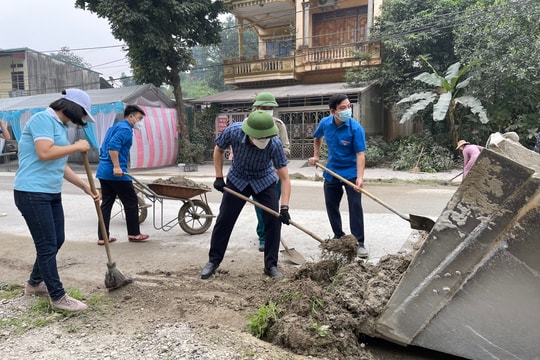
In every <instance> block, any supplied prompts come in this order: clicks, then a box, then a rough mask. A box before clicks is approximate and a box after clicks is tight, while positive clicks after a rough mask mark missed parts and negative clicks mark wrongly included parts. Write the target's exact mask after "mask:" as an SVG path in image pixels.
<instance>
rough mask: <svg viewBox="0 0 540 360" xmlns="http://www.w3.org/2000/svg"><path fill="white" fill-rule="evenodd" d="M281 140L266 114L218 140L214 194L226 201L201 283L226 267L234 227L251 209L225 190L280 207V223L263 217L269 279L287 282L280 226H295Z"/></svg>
mask: <svg viewBox="0 0 540 360" xmlns="http://www.w3.org/2000/svg"><path fill="white" fill-rule="evenodd" d="M277 135H278V128H277V126H276V124H275V122H274V119H273V118H272V116H271V115H270V114H269V113H267V112H266V111H264V110H255V111H253V112H252V113H251V114H250V115H249V116H248V117H247V119H246V120H244V121H243V122H236V123H233V124H231V125H229V126H228V127H227V128H225V130H224V131H223V133H221V135H220V136H219V137H218V138H217V139H216V141H215V143H216V146H215V147H214V168H215V170H216V180H215V181H214V188H215V189H216V190H218V191H221V192H223V199H222V200H221V205H220V208H219V215H218V217H217V219H216V224H215V225H214V230H213V231H212V237H211V239H210V251H209V253H208V262H207V263H206V265H205V266H204V267H203V269H202V270H201V278H202V279H208V278H209V277H210V276H212V274H213V273H214V272H215V271H216V269H217V268H218V267H219V265H220V264H221V262H222V261H223V257H224V256H225V251H226V250H227V245H228V244H229V239H230V237H231V233H232V231H233V228H234V224H235V223H236V220H238V216H239V215H240V212H241V211H242V208H243V207H244V205H245V203H246V201H245V200H243V199H241V198H239V197H237V196H235V195H233V194H231V193H228V192H224V188H225V187H227V188H229V189H231V190H234V191H236V192H238V193H240V194H242V195H244V196H245V197H250V196H256V198H257V201H258V202H260V203H261V204H262V205H264V206H266V207H268V208H270V209H272V210H274V211H276V212H277V209H278V207H280V214H281V217H280V218H278V217H276V216H274V215H272V214H270V213H268V212H265V213H264V214H263V223H264V234H265V247H264V273H265V274H266V275H268V276H270V277H272V278H279V277H282V276H283V273H282V272H281V271H280V270H279V269H278V267H277V262H278V254H279V239H280V233H281V222H282V223H284V224H287V225H288V224H289V220H290V216H289V199H290V196H291V180H290V178H289V171H288V169H287V162H288V161H287V157H286V156H285V152H284V150H283V145H282V144H281V141H280V140H279V139H278V137H277ZM229 147H232V150H233V153H234V158H233V160H232V164H231V167H230V168H229V173H228V174H227V183H226V184H225V181H224V180H223V154H224V153H225V149H228V148H229ZM278 179H281V206H279V198H278V190H277V186H276V184H277V181H278ZM280 221H281V222H280Z"/></svg>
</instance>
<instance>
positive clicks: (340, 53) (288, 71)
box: [223, 43, 381, 84]
mask: <svg viewBox="0 0 540 360" xmlns="http://www.w3.org/2000/svg"><path fill="white" fill-rule="evenodd" d="M354 52H360V53H366V54H368V53H369V54H370V56H369V57H366V60H362V61H359V60H358V58H357V57H356V56H355V55H354ZM380 61H381V55H380V46H379V44H378V43H362V44H346V45H335V46H320V47H315V48H302V49H298V50H296V51H295V52H294V56H288V57H282V58H267V59H253V60H242V59H235V60H230V59H229V60H225V61H224V62H223V76H224V80H225V84H241V83H244V84H247V83H256V82H261V83H262V82H268V81H272V82H275V81H286V80H289V81H290V80H296V76H298V74H301V73H308V72H316V71H321V70H328V69H338V70H337V71H343V70H339V69H346V68H349V67H352V66H368V65H376V64H380Z"/></svg>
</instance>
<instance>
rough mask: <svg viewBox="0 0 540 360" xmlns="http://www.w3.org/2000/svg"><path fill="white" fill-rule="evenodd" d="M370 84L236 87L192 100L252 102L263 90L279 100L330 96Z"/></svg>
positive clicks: (364, 89)
mask: <svg viewBox="0 0 540 360" xmlns="http://www.w3.org/2000/svg"><path fill="white" fill-rule="evenodd" d="M370 86H371V85H366V86H361V87H351V86H350V85H349V84H347V83H344V82H339V83H328V84H302V85H287V86H276V87H271V88H256V89H255V88H254V89H235V90H229V91H224V92H221V93H218V94H214V95H209V96H205V97H203V98H200V99H196V100H191V102H192V103H195V104H205V103H238V102H252V101H253V100H254V99H255V96H256V95H257V94H258V93H260V92H263V91H268V92H271V93H272V94H273V95H274V97H275V98H276V99H278V100H279V99H287V98H291V97H294V98H298V97H311V96H328V95H333V94H337V93H355V92H360V93H362V92H365V91H366V90H368V89H369V87H370Z"/></svg>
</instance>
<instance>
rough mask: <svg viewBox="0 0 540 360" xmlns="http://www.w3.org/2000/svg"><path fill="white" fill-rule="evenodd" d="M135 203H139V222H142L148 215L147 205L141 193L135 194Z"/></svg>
mask: <svg viewBox="0 0 540 360" xmlns="http://www.w3.org/2000/svg"><path fill="white" fill-rule="evenodd" d="M137 203H138V204H139V224H142V223H143V222H144V220H146V217H147V216H148V206H147V205H146V202H145V201H144V196H142V195H141V194H137Z"/></svg>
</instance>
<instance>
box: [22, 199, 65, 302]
mask: <svg viewBox="0 0 540 360" xmlns="http://www.w3.org/2000/svg"><path fill="white" fill-rule="evenodd" d="M14 199H15V205H16V206H17V208H18V209H19V211H20V212H21V214H22V216H23V217H24V220H25V221H26V224H27V225H28V229H29V230H30V234H31V235H32V239H33V240H34V245H35V247H36V253H37V256H36V261H35V262H34V267H33V269H32V273H31V274H30V279H29V280H28V283H29V284H30V285H32V286H36V285H38V284H39V283H40V282H41V281H45V285H47V289H48V290H49V296H50V297H51V299H52V300H53V301H56V300H60V298H61V297H62V296H64V294H65V293H66V292H65V290H64V286H63V285H62V282H61V281H60V275H58V268H57V266H56V254H57V253H58V250H60V248H61V247H62V244H64V239H65V234H64V209H63V207H62V195H61V194H60V193H57V194H48V193H40V192H27V191H18V190H15V191H14Z"/></svg>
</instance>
